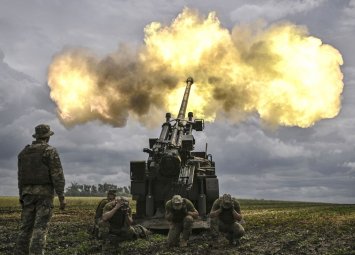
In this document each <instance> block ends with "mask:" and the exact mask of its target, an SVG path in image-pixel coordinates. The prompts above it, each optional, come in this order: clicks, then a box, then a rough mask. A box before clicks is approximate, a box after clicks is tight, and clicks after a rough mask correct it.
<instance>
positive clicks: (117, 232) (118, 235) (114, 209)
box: [102, 197, 137, 254]
mask: <svg viewBox="0 0 355 255" xmlns="http://www.w3.org/2000/svg"><path fill="white" fill-rule="evenodd" d="M132 222H133V220H132V210H131V207H130V205H129V202H128V200H126V199H125V198H122V197H121V198H118V199H115V200H113V201H112V202H109V203H107V204H106V205H105V207H104V209H103V214H102V224H106V227H107V232H106V233H104V234H103V236H102V238H103V239H104V243H103V246H102V253H103V254H117V253H118V247H119V243H120V242H122V241H128V240H135V239H137V234H136V232H135V230H134V228H133V227H132V226H131V225H132Z"/></svg>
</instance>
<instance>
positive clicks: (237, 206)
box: [233, 198, 241, 214]
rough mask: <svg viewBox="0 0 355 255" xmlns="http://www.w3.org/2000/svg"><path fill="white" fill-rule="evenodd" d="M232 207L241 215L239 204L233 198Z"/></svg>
mask: <svg viewBox="0 0 355 255" xmlns="http://www.w3.org/2000/svg"><path fill="white" fill-rule="evenodd" d="M233 206H234V210H235V211H236V212H237V213H239V214H240V213H241V211H240V204H239V202H238V201H237V200H236V199H235V198H233Z"/></svg>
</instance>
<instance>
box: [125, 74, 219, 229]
mask: <svg viewBox="0 0 355 255" xmlns="http://www.w3.org/2000/svg"><path fill="white" fill-rule="evenodd" d="M192 84H193V79H192V78H191V77H189V78H188V79H187V80H186V89H185V93H184V97H183V99H182V102H181V106H180V110H179V113H178V115H177V118H176V119H172V117H171V114H170V113H166V116H165V119H166V120H165V122H164V123H163V125H162V129H161V133H160V136H159V138H150V139H149V148H144V149H143V152H146V153H148V155H149V156H148V160H147V161H131V162H130V177H131V194H132V197H133V200H135V201H136V214H135V215H134V217H135V220H136V221H137V222H139V223H140V224H142V225H144V226H145V227H147V228H150V229H168V228H169V226H168V222H166V220H165V219H164V214H165V203H166V201H167V200H169V199H171V197H172V196H173V195H176V194H179V195H181V196H182V197H185V198H188V199H189V200H191V201H192V203H193V204H194V205H195V208H196V209H197V210H198V212H199V215H200V217H199V220H197V221H195V222H194V226H193V227H194V228H209V222H208V221H207V217H206V215H207V213H208V212H209V211H210V210H211V207H212V204H213V202H214V200H215V199H217V198H218V197H219V186H218V179H217V176H216V175H215V162H214V161H213V160H212V155H211V154H207V144H206V150H205V151H197V152H196V151H194V145H195V138H194V136H193V135H192V131H193V130H195V131H203V129H204V120H203V119H194V118H193V113H192V112H189V113H188V119H185V113H186V108H187V103H188V99H189V95H190V89H191V86H192Z"/></svg>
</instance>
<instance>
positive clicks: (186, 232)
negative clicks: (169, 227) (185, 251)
mask: <svg viewBox="0 0 355 255" xmlns="http://www.w3.org/2000/svg"><path fill="white" fill-rule="evenodd" d="M193 222H194V219H193V218H192V216H190V215H188V216H186V217H185V218H184V222H183V230H182V239H183V240H185V241H188V240H189V238H190V235H191V231H192V224H193Z"/></svg>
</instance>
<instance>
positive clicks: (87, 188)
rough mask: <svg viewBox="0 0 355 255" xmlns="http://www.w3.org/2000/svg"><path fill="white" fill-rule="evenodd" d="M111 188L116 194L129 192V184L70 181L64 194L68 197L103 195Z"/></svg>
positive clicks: (121, 194)
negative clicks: (120, 185) (95, 183)
mask: <svg viewBox="0 0 355 255" xmlns="http://www.w3.org/2000/svg"><path fill="white" fill-rule="evenodd" d="M111 189H114V190H116V191H117V192H116V194H117V195H118V196H129V195H130V194H131V187H130V186H123V187H119V186H117V185H114V184H110V183H106V182H105V183H104V184H97V185H90V184H79V183H77V182H72V183H71V184H70V186H69V187H67V188H66V191H65V195H66V196H70V197H104V196H106V195H107V192H108V191H109V190H111Z"/></svg>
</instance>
